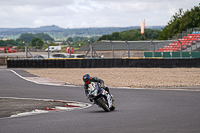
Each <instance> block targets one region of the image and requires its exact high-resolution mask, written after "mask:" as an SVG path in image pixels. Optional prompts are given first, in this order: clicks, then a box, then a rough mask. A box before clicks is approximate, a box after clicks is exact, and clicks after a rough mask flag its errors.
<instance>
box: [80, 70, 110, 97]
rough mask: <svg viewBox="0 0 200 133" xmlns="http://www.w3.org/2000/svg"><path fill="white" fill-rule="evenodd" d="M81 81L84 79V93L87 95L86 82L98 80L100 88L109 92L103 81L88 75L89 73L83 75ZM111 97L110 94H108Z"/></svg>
mask: <svg viewBox="0 0 200 133" xmlns="http://www.w3.org/2000/svg"><path fill="white" fill-rule="evenodd" d="M83 81H84V83H85V84H84V89H85V95H86V96H88V93H89V92H88V84H90V83H91V82H98V83H99V84H100V86H99V87H100V88H103V89H104V90H105V91H107V92H108V93H109V94H110V91H109V88H108V87H105V86H104V81H103V80H102V79H99V78H97V77H90V75H89V74H84V75H83ZM110 96H111V97H112V95H111V94H110Z"/></svg>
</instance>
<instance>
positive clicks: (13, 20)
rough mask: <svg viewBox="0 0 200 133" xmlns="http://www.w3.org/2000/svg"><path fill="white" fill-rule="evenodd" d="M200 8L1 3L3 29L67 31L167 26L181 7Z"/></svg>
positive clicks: (97, 1)
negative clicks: (54, 28) (56, 28)
mask: <svg viewBox="0 0 200 133" xmlns="http://www.w3.org/2000/svg"><path fill="white" fill-rule="evenodd" d="M194 6H198V3H197V1H196V0H182V1H181V2H180V1H179V0H168V1H160V0H142V1H139V0H123V1H122V0H59V1H55V0H42V1H41V0H6V1H4V0H0V20H2V21H0V27H40V26H44V25H52V24H54V25H58V26H60V27H64V28H67V27H69V28H76V27H106V26H121V27H124V26H136V25H140V22H141V21H142V20H143V19H146V25H149V26H150V25H166V24H167V22H168V21H169V20H170V18H171V16H172V15H174V14H175V13H176V12H178V10H179V9H180V8H183V9H184V10H187V9H189V10H190V9H191V8H193V7H194Z"/></svg>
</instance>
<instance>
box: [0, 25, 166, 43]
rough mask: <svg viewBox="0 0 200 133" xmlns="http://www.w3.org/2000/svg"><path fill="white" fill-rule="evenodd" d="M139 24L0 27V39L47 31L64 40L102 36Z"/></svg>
mask: <svg viewBox="0 0 200 133" xmlns="http://www.w3.org/2000/svg"><path fill="white" fill-rule="evenodd" d="M139 28H140V26H131V27H99V28H98V27H94V28H72V29H69V28H68V29H65V28H60V27H58V26H56V25H51V26H42V27H39V28H0V39H16V38H18V37H19V36H20V35H21V34H22V33H47V34H49V35H50V36H51V37H53V38H54V39H55V40H66V39H67V38H68V37H74V36H83V37H86V36H87V37H92V36H102V35H106V34H112V33H113V32H122V31H126V30H131V29H139ZM145 28H146V29H157V30H161V29H162V28H164V26H147V27H145Z"/></svg>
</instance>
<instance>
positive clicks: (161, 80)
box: [24, 68, 200, 88]
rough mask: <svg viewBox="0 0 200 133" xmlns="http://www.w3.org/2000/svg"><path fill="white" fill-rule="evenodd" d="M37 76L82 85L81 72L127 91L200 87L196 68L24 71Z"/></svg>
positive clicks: (107, 84)
mask: <svg viewBox="0 0 200 133" xmlns="http://www.w3.org/2000/svg"><path fill="white" fill-rule="evenodd" d="M24 70H26V71H27V72H29V73H32V74H34V75H37V76H39V77H44V78H50V79H56V80H58V81H64V82H67V83H69V84H74V85H83V81H82V76H83V74H85V73H88V74H90V75H91V76H92V77H98V78H100V79H103V80H104V82H105V86H112V87H131V88H158V87H192V86H200V68H85V69H79V68H70V69H69V68H62V69H61V68H51V69H24Z"/></svg>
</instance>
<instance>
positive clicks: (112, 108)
mask: <svg viewBox="0 0 200 133" xmlns="http://www.w3.org/2000/svg"><path fill="white" fill-rule="evenodd" d="M110 110H111V111H113V110H115V105H114V103H112V107H111V108H110Z"/></svg>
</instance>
